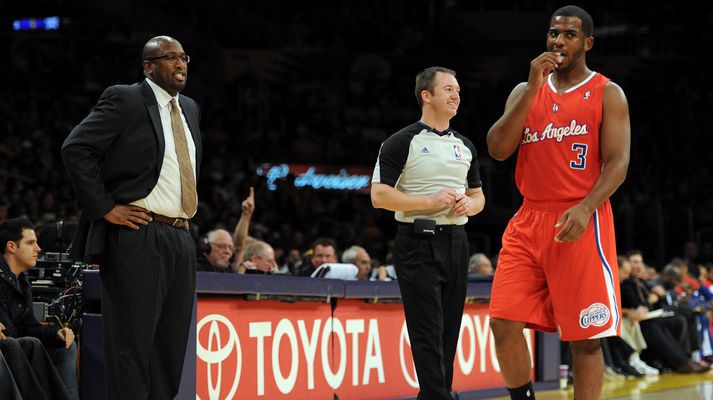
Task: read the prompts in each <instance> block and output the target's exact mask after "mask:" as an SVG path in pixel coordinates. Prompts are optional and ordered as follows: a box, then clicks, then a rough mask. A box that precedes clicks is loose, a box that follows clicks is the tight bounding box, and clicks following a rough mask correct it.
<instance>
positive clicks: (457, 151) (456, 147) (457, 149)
mask: <svg viewBox="0 0 713 400" xmlns="http://www.w3.org/2000/svg"><path fill="white" fill-rule="evenodd" d="M453 153H455V156H456V160H460V159H461V158H463V156H462V155H461V153H460V145H458V144H454V145H453Z"/></svg>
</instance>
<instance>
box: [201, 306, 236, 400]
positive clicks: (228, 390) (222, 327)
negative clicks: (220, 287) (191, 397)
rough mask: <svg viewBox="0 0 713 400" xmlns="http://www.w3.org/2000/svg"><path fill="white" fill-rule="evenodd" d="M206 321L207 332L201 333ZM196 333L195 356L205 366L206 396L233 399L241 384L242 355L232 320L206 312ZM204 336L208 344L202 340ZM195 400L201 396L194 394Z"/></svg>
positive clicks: (211, 399) (212, 399)
mask: <svg viewBox="0 0 713 400" xmlns="http://www.w3.org/2000/svg"><path fill="white" fill-rule="evenodd" d="M206 324H207V325H208V327H207V328H208V333H207V335H206V334H205V333H203V332H202V328H203V327H204V326H205V325H206ZM226 333H227V337H226V335H225V334H226ZM196 336H197V337H196V339H197V340H196V355H197V356H198V358H199V359H200V360H201V361H203V362H205V366H206V368H205V373H206V381H207V382H208V388H207V389H208V399H210V400H214V399H215V400H217V399H232V398H234V396H235V392H236V391H237V390H238V384H239V383H240V372H241V368H242V359H243V354H242V350H241V348H240V338H239V337H238V332H236V331H235V327H234V326H233V324H232V322H230V320H229V319H228V318H226V317H225V316H223V315H220V314H210V315H206V316H205V317H203V319H201V320H200V322H198V326H197V328H196ZM206 338H207V343H205V342H206V341H205V340H202V339H206ZM204 344H207V346H205V347H204ZM196 399H200V397H199V396H196Z"/></svg>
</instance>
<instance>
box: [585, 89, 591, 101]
mask: <svg viewBox="0 0 713 400" xmlns="http://www.w3.org/2000/svg"><path fill="white" fill-rule="evenodd" d="M589 96H590V93H589V90H587V91H586V92H584V100H589Z"/></svg>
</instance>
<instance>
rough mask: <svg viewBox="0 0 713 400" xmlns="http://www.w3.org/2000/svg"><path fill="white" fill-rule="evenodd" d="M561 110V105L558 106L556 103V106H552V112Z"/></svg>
mask: <svg viewBox="0 0 713 400" xmlns="http://www.w3.org/2000/svg"><path fill="white" fill-rule="evenodd" d="M559 109H560V105H559V104H557V103H555V104H554V105H553V106H552V112H557V110H559Z"/></svg>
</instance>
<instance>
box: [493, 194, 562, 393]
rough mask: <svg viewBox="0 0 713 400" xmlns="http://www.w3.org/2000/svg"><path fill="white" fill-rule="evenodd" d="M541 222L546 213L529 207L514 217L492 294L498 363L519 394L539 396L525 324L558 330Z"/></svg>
mask: <svg viewBox="0 0 713 400" xmlns="http://www.w3.org/2000/svg"><path fill="white" fill-rule="evenodd" d="M541 223H542V216H541V213H540V212H537V211H534V210H529V209H527V208H526V207H522V208H520V210H519V211H518V213H517V214H516V215H515V216H514V217H513V218H512V219H511V220H510V223H509V224H508V227H507V228H506V230H505V233H504V234H503V248H502V250H501V251H500V256H499V257H498V267H497V269H496V271H495V277H494V280H493V289H492V292H491V298H490V310H489V311H490V317H491V319H490V327H491V329H492V331H493V337H494V338H495V349H496V352H497V356H498V363H499V364H500V371H501V373H502V375H503V378H504V380H505V384H506V385H507V387H508V390H509V391H510V395H511V397H512V398H513V399H533V398H534V393H533V391H532V382H531V379H532V369H531V365H532V364H531V355H530V352H529V351H528V348H527V342H526V341H525V336H524V333H523V329H524V328H525V327H534V328H538V329H541V330H545V331H550V332H554V331H556V324H555V321H554V319H553V315H552V308H551V303H550V301H549V291H548V289H547V283H546V278H545V274H544V271H543V270H542V268H541V267H540V266H539V265H538V263H537V257H536V254H538V253H539V251H540V250H539V247H540V246H539V245H538V239H539V236H541V235H540V234H538V227H540V226H541ZM553 225H554V223H553ZM540 230H542V229H540Z"/></svg>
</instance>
